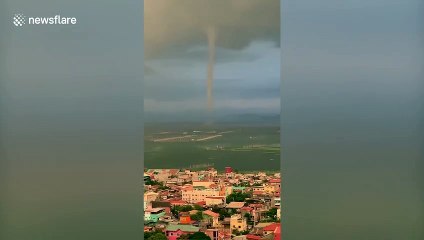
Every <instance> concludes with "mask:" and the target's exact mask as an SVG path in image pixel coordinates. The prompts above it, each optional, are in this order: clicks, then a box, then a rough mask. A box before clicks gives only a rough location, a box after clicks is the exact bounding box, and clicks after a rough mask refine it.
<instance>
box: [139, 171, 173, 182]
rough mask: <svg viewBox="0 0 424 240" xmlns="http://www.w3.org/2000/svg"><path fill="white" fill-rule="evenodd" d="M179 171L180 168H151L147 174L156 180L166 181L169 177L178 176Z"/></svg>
mask: <svg viewBox="0 0 424 240" xmlns="http://www.w3.org/2000/svg"><path fill="white" fill-rule="evenodd" d="M179 171H180V170H179V169H149V170H147V172H146V175H148V176H150V178H151V179H154V180H155V181H159V182H166V181H167V180H168V179H169V178H171V177H174V176H176V175H177V174H178V173H179Z"/></svg>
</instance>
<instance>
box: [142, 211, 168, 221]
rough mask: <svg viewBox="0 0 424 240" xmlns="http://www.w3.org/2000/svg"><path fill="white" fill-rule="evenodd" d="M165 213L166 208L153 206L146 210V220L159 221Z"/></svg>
mask: <svg viewBox="0 0 424 240" xmlns="http://www.w3.org/2000/svg"><path fill="white" fill-rule="evenodd" d="M164 215H165V209H164V208H152V209H147V210H145V211H144V221H146V222H157V221H159V218H160V217H162V216H164Z"/></svg>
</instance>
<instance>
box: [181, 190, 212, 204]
mask: <svg viewBox="0 0 424 240" xmlns="http://www.w3.org/2000/svg"><path fill="white" fill-rule="evenodd" d="M181 190H182V199H183V200H184V201H187V202H189V203H196V202H201V201H205V202H206V198H207V197H218V196H220V191H219V190H218V189H212V188H205V187H203V186H198V187H192V186H191V187H190V186H187V187H184V188H182V189H181Z"/></svg>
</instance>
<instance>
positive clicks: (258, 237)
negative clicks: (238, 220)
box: [246, 234, 261, 240]
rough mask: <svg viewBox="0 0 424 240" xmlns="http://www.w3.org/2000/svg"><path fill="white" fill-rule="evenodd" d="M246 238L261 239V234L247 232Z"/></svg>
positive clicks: (249, 239)
mask: <svg viewBox="0 0 424 240" xmlns="http://www.w3.org/2000/svg"><path fill="white" fill-rule="evenodd" d="M246 238H247V239H248V240H260V239H261V236H256V235H253V234H247V235H246Z"/></svg>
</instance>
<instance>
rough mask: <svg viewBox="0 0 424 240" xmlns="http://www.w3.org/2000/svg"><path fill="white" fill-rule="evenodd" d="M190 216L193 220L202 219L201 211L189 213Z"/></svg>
mask: <svg viewBox="0 0 424 240" xmlns="http://www.w3.org/2000/svg"><path fill="white" fill-rule="evenodd" d="M190 218H191V219H192V220H194V221H201V220H202V219H203V213H202V212H201V211H198V212H197V213H195V214H192V215H190Z"/></svg>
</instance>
